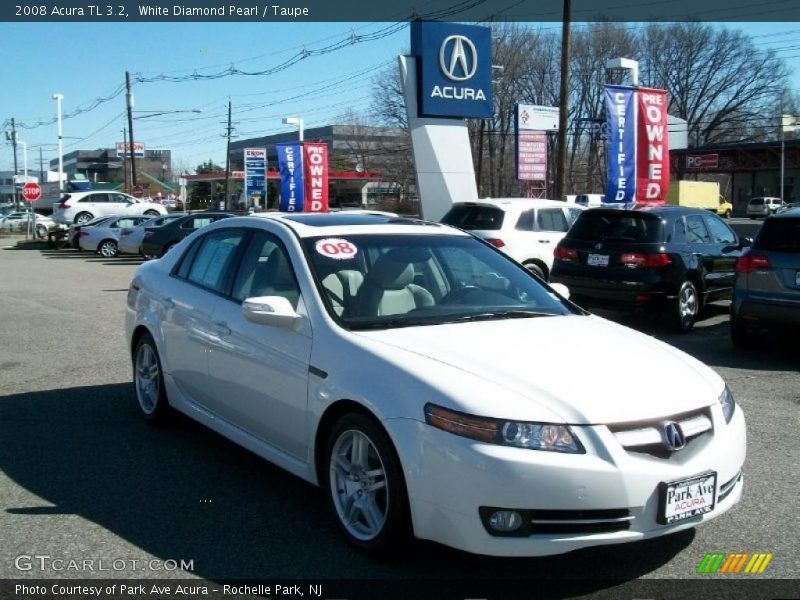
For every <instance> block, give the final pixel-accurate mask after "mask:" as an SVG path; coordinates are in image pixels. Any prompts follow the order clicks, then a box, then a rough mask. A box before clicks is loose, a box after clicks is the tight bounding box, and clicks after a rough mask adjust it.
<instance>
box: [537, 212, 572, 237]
mask: <svg viewBox="0 0 800 600" xmlns="http://www.w3.org/2000/svg"><path fill="white" fill-rule="evenodd" d="M536 224H537V225H538V226H539V231H566V230H567V229H569V224H568V223H567V217H566V216H565V215H564V211H563V210H561V209H560V208H540V209H539V212H538V214H537V215H536Z"/></svg>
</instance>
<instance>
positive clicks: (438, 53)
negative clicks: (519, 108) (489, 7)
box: [411, 21, 492, 119]
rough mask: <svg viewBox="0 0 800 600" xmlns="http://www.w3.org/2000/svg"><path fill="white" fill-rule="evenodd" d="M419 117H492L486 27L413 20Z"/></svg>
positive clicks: (490, 74) (489, 54)
mask: <svg viewBox="0 0 800 600" xmlns="http://www.w3.org/2000/svg"><path fill="white" fill-rule="evenodd" d="M411 54H412V55H414V57H415V58H416V59H417V91H418V95H419V98H418V103H419V115H420V116H421V117H459V118H466V117H471V118H480V119H485V118H488V117H490V116H491V115H492V38H491V30H490V29H489V28H488V27H480V26H477V25H459V24H456V23H434V22H422V21H415V22H413V23H411Z"/></svg>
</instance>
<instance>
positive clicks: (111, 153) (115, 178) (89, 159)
mask: <svg viewBox="0 0 800 600" xmlns="http://www.w3.org/2000/svg"><path fill="white" fill-rule="evenodd" d="M135 162H136V175H137V179H138V178H139V176H140V175H141V174H145V173H146V174H147V175H149V176H150V177H153V178H155V179H158V180H161V181H163V180H165V179H167V178H168V177H169V176H170V174H171V173H172V151H171V150H164V149H152V150H151V149H148V150H145V153H144V158H137V159H136V160H135ZM125 167H126V168H127V169H128V173H129V174H130V159H125V158H119V157H117V150H116V148H101V149H98V150H74V151H72V152H70V153H69V154H65V155H64V173H66V175H67V179H68V180H69V179H74V178H75V175H76V174H81V175H84V176H85V177H86V179H88V180H89V181H91V182H92V183H98V182H104V183H106V182H121V181H124V179H125V171H123V168H125ZM50 168H51V169H54V170H58V158H55V159H53V160H51V161H50ZM137 183H138V181H137Z"/></svg>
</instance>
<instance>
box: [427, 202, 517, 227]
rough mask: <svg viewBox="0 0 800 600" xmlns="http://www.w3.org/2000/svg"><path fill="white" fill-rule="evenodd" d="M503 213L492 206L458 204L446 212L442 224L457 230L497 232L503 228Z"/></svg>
mask: <svg viewBox="0 0 800 600" xmlns="http://www.w3.org/2000/svg"><path fill="white" fill-rule="evenodd" d="M504 216H505V213H504V212H503V211H502V210H500V209H499V208H495V207H494V206H478V205H468V204H458V205H456V206H454V207H453V208H451V209H450V210H449V211H447V214H446V215H445V216H444V217H443V218H442V223H444V224H445V225H452V226H453V227H458V228H459V229H490V230H497V229H500V228H501V227H502V226H503V217H504Z"/></svg>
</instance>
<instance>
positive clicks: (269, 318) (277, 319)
mask: <svg viewBox="0 0 800 600" xmlns="http://www.w3.org/2000/svg"><path fill="white" fill-rule="evenodd" d="M242 315H243V316H244V318H245V319H247V320H248V321H251V322H253V323H258V324H259V325H271V326H273V327H284V328H286V329H289V328H291V327H292V326H293V325H294V324H295V322H296V321H297V320H298V319H299V318H300V315H298V314H297V313H296V312H295V310H294V308H292V303H291V302H289V301H288V300H287V299H286V298H284V297H283V296H256V297H253V298H247V299H246V300H245V301H244V302H242Z"/></svg>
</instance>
